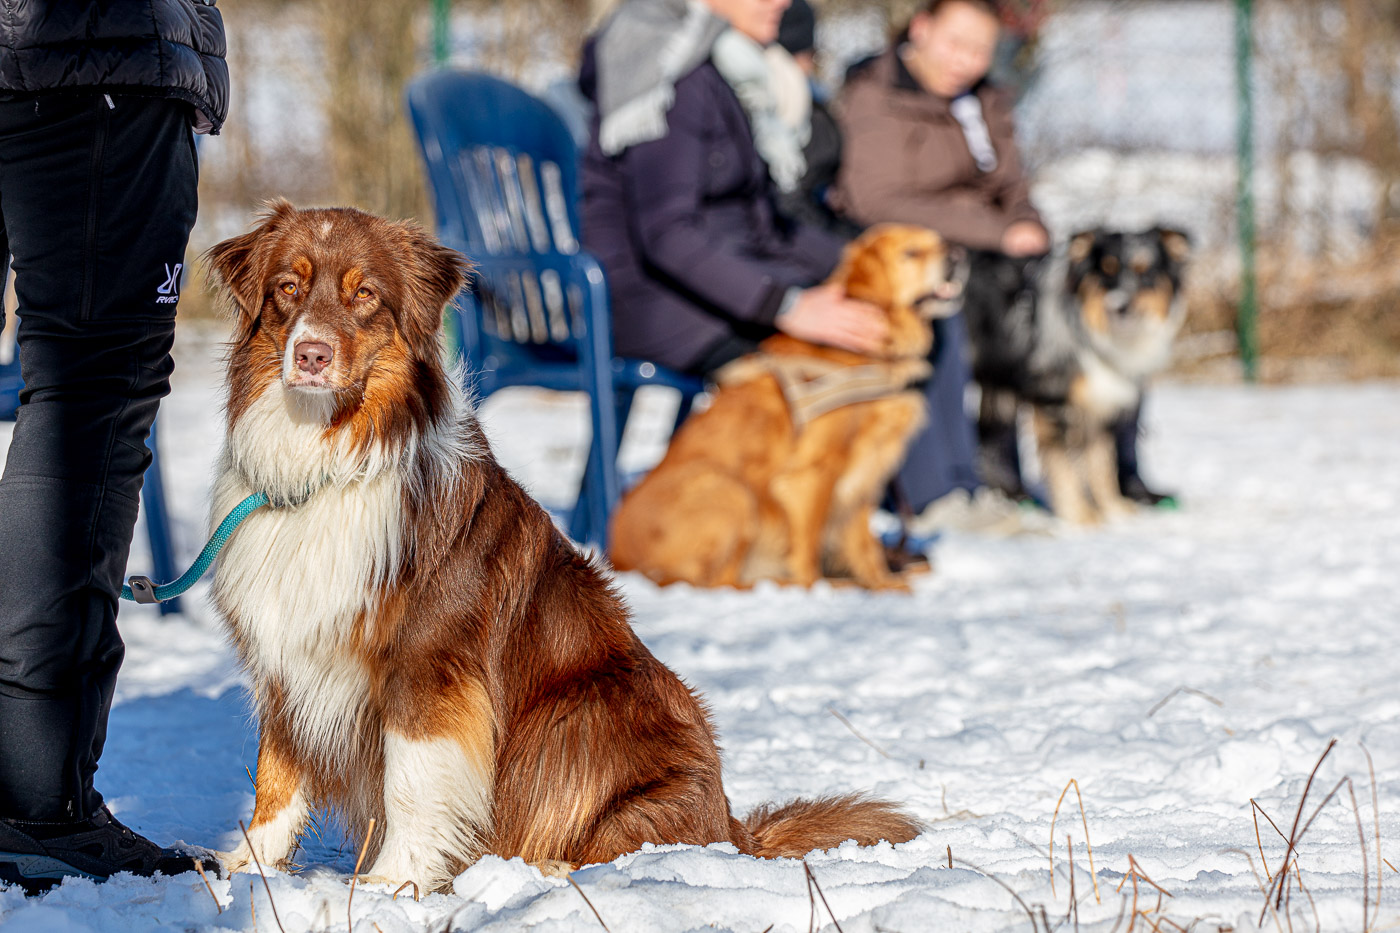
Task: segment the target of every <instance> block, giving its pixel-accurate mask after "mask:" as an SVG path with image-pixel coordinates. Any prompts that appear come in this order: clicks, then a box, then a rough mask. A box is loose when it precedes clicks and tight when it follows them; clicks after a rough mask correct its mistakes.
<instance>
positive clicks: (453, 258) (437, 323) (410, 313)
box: [399, 221, 471, 353]
mask: <svg viewBox="0 0 1400 933" xmlns="http://www.w3.org/2000/svg"><path fill="white" fill-rule="evenodd" d="M400 230H401V232H402V235H403V238H404V251H403V254H404V257H405V269H406V270H407V273H408V281H407V282H406V283H405V287H406V291H405V295H406V300H405V302H404V308H403V310H402V312H401V315H400V320H399V327H400V329H401V330H402V331H403V333H404V336H405V337H407V338H408V340H409V343H411V344H412V345H413V346H414V347H415V348H417V349H418V350H419V351H420V352H423V353H427V352H431V347H433V346H435V345H436V341H437V334H438V329H439V328H441V327H442V310H443V308H444V307H445V306H446V305H447V303H448V302H449V301H451V300H452V299H453V298H456V297H457V293H458V292H460V291H461V290H462V286H463V285H465V284H466V281H467V273H468V272H470V271H471V263H470V261H468V259H467V257H465V256H463V255H462V254H461V253H459V252H457V251H456V250H455V249H448V248H447V247H446V246H443V245H442V244H441V243H439V242H438V241H437V239H436V238H434V237H433V236H431V235H430V234H429V233H428V232H427V231H426V230H424V229H423V228H422V227H420V226H418V224H416V223H413V222H412V221H404V222H403V223H402V224H400Z"/></svg>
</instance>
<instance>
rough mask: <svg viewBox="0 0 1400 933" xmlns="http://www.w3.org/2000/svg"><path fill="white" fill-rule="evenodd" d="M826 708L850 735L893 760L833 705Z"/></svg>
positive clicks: (945, 803)
mask: <svg viewBox="0 0 1400 933" xmlns="http://www.w3.org/2000/svg"><path fill="white" fill-rule="evenodd" d="M826 710H827V712H829V713H830V714H831V715H833V716H835V717H836V718H837V719H839V720H841V724H842V725H844V726H845V727H846V728H847V729H850V730H851V735H854V736H855V737H856V738H858V739H860V740H861V741H862V742H864V743H865V744H866V745H869V746H870V747H871V748H873V749H875V751H877V752H879V753H880V754H881V755H884V756H885V757H886V758H889V760H890V761H894V758H892V757H891V756H890V753H889V752H887V751H885V750H884V749H883V748H881V747H880V746H878V745H876V744H875V743H874V742H872V741H870V740H869V739H867V738H866V737H865V736H863V735H861V734H860V732H859V731H858V730H857V729H856V727H855V726H853V725H851V721H850V720H849V719H847V718H846V717H845V716H842V715H841V714H840V713H838V712H837V711H836V707H834V706H828V707H827V708H826ZM944 793H945V794H946V793H947V788H946V787H945V788H944ZM943 809H944V811H947V809H948V804H947V802H946V800H945V802H944V804H943Z"/></svg>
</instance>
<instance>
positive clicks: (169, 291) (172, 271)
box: [156, 262, 185, 305]
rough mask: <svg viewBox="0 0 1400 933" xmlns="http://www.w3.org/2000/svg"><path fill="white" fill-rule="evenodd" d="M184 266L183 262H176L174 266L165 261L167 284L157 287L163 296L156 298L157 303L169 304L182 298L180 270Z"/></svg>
mask: <svg viewBox="0 0 1400 933" xmlns="http://www.w3.org/2000/svg"><path fill="white" fill-rule="evenodd" d="M183 268H185V264H184V263H183V262H177V263H175V266H174V267H173V268H172V267H171V265H170V263H165V284H164V285H162V286H161V287H160V288H158V289H156V291H157V292H159V293H160V296H161V297H159V298H157V299H156V304H162V305H168V304H174V303H175V302H177V301H179V300H180V270H181V269H183Z"/></svg>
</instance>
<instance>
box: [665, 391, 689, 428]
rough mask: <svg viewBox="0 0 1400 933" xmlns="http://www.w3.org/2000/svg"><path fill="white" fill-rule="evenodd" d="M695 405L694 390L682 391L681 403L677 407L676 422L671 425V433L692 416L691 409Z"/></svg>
mask: <svg viewBox="0 0 1400 933" xmlns="http://www.w3.org/2000/svg"><path fill="white" fill-rule="evenodd" d="M694 405H695V393H694V392H681V404H680V406H679V407H678V408H677V409H676V423H675V424H673V425H671V434H672V435H674V434H675V433H676V432H677V431H679V430H680V429H681V425H682V424H685V419H687V418H689V417H690V409H691V408H692V407H693V406H694Z"/></svg>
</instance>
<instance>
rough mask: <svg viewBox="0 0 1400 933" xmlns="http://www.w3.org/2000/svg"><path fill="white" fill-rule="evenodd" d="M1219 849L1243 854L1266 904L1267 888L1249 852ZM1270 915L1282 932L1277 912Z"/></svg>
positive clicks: (1281, 932)
mask: <svg viewBox="0 0 1400 933" xmlns="http://www.w3.org/2000/svg"><path fill="white" fill-rule="evenodd" d="M1265 816H1266V817H1267V816H1268V814H1265ZM1220 851H1221V852H1222V853H1225V852H1232V853H1234V854H1236V855H1243V856H1244V858H1245V861H1246V862H1248V863H1249V872H1250V874H1252V875H1253V876H1254V884H1255V886H1256V887H1258V888H1259V893H1260V894H1262V895H1264V900H1265V902H1266V904H1267V902H1268V899H1269V892H1268V889H1267V888H1265V887H1264V880H1263V879H1262V878H1260V877H1259V870H1258V869H1256V868H1255V867H1254V859H1253V858H1252V857H1251V856H1250V854H1249V853H1248V852H1246V851H1245V850H1244V849H1221V850H1220ZM1272 916H1273V918H1274V926H1276V927H1278V929H1279V933H1283V924H1282V923H1281V922H1280V921H1279V919H1278V913H1277V912H1274V913H1273V914H1272Z"/></svg>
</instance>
